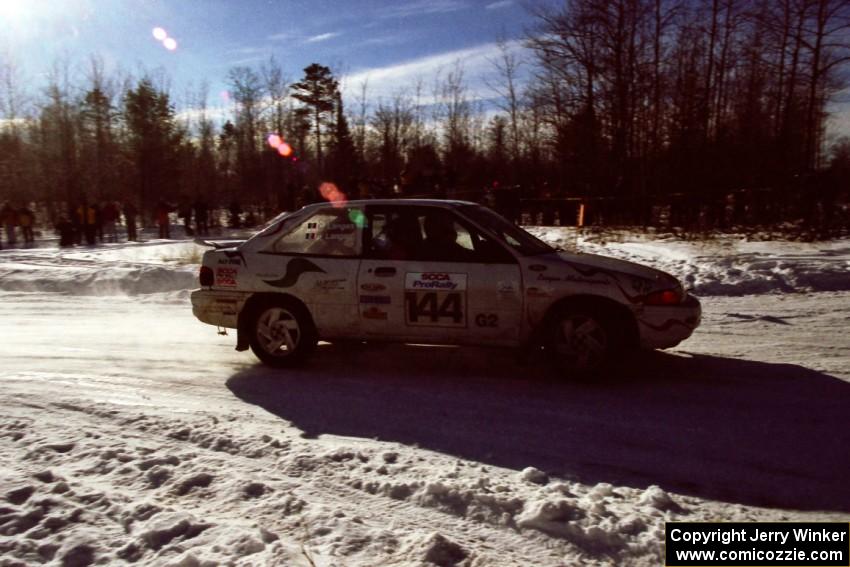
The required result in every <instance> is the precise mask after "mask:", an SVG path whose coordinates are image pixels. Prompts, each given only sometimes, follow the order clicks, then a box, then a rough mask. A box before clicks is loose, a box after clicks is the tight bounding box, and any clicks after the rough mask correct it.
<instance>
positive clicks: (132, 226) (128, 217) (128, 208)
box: [124, 199, 139, 242]
mask: <svg viewBox="0 0 850 567" xmlns="http://www.w3.org/2000/svg"><path fill="white" fill-rule="evenodd" d="M138 215H139V210H138V209H137V208H136V206H135V205H134V204H133V202H132V201H130V200H129V199H128V200H126V201H124V222H125V223H126V224H127V240H128V241H130V242H135V241H136V240H138V236H137V235H136V217H137V216H138Z"/></svg>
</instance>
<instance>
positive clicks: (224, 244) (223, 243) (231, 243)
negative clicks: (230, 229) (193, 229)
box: [195, 238, 245, 250]
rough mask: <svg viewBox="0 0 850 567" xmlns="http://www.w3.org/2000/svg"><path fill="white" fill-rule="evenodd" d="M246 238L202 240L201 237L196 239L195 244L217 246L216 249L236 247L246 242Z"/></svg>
mask: <svg viewBox="0 0 850 567" xmlns="http://www.w3.org/2000/svg"><path fill="white" fill-rule="evenodd" d="M244 242H245V241H244V240H202V239H200V238H196V239H195V244H198V245H200V246H210V247H212V248H215V249H216V250H218V249H220V248H235V247H236V246H239V245H240V244H242V243H244Z"/></svg>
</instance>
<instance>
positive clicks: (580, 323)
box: [192, 200, 700, 371]
mask: <svg viewBox="0 0 850 567" xmlns="http://www.w3.org/2000/svg"><path fill="white" fill-rule="evenodd" d="M200 283H201V289H199V290H196V291H194V292H193V293H192V308H193V312H194V314H195V316H196V317H197V318H198V319H200V320H201V321H203V322H204V323H209V324H210V325H216V326H219V327H229V328H234V329H237V346H236V349H237V350H245V349H247V348H248V347H249V346H250V347H251V349H252V350H253V351H254V353H255V354H256V355H257V356H258V357H259V358H260V359H261V360H262V361H263V362H265V363H267V364H270V365H273V366H288V365H291V364H294V363H296V362H299V361H301V360H302V359H303V358H304V356H305V355H307V354H308V353H309V352H310V351H311V350H312V349H313V347H314V346H315V345H316V343H317V341H318V340H320V339H321V340H327V341H334V340H342V339H356V340H363V341H396V342H407V343H428V344H455V345H490V346H502V347H521V348H532V347H537V346H542V347H543V348H544V349H545V350H547V351H548V352H550V353H552V355H553V357H554V359H555V360H556V361H557V362H558V363H559V364H560V365H562V366H563V367H565V368H569V369H574V370H578V371H583V370H590V369H593V368H597V367H598V366H599V365H600V364H602V363H604V362H606V361H607V360H610V359H611V358H613V356H615V355H614V353H616V352H618V351H621V350H624V349H628V348H631V347H642V348H649V349H652V348H666V347H672V346H675V345H677V344H678V343H679V342H681V341H682V340H684V339H686V338H688V337H689V336H690V335H691V333H692V332H693V330H694V328H696V326H697V325H698V324H699V322H700V304H699V301H698V300H697V299H696V298H695V297H693V296H691V295H689V294H687V293H686V292H685V291H684V290H683V288H682V285H681V284H680V283H679V282H678V281H677V280H676V279H675V278H674V277H673V276H670V275H669V274H666V273H664V272H661V271H659V270H655V269H652V268H648V267H646V266H642V265H639V264H634V263H631V262H625V261H622V260H615V259H611V258H606V257H603V256H596V255H591V254H576V253H569V252H562V251H561V252H559V251H556V250H554V249H553V248H551V247H550V246H549V245H547V244H545V243H544V242H542V241H540V240H538V239H537V238H535V237H534V236H532V235H530V234H529V233H527V232H525V231H524V230H522V229H521V228H519V227H517V226H516V225H514V224H512V223H510V222H509V221H507V220H505V219H504V218H503V217H501V216H499V215H498V214H496V213H494V212H493V211H491V210H490V209H487V208H485V207H482V206H480V205H477V204H474V203H466V202H459V201H439V200H370V201H350V202H347V203H322V204H316V205H310V206H307V207H304V208H303V209H300V210H298V211H295V212H293V213H288V214H284V215H281V216H279V217H278V218H276V219H274V220H273V221H272V222H271V223H269V224H268V226H266V227H265V228H264V229H263V230H261V231H260V232H259V233H258V234H256V235H255V236H253V237H252V238H250V239H249V240H247V241H245V242H242V243H238V244H237V245H234V246H232V247H229V248H218V249H215V250H210V251H208V252H206V253H205V254H204V259H203V265H202V267H201V272H200Z"/></svg>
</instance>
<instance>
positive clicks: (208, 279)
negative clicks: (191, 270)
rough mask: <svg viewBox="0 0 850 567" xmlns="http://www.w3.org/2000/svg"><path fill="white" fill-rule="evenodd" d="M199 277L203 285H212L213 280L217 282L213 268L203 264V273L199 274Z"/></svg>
mask: <svg viewBox="0 0 850 567" xmlns="http://www.w3.org/2000/svg"><path fill="white" fill-rule="evenodd" d="M198 279H200V280H201V285H202V286H204V287H209V286H212V284H213V282H215V275H213V271H212V268H210V267H209V266H201V273H200V274H199V276H198Z"/></svg>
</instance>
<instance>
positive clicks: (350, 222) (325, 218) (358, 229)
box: [270, 207, 363, 256]
mask: <svg viewBox="0 0 850 567" xmlns="http://www.w3.org/2000/svg"><path fill="white" fill-rule="evenodd" d="M362 218H363V213H362V212H361V211H360V210H359V209H354V208H349V207H339V208H328V209H322V210H319V211H317V212H315V213H314V214H312V215H310V216H309V217H306V218H304V219H301V220H300V222H298V223H295V224H293V226H292V227H290V228H289V229H288V230H286V232H285V234H283V235H282V236H281V237H280V238H278V239H277V240H276V241H275V242H274V244H272V246H271V249H270V251H272V252H277V253H281V254H310V255H316V256H359V255H360V243H361V241H362V233H363V226H362V225H363V222H362Z"/></svg>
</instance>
